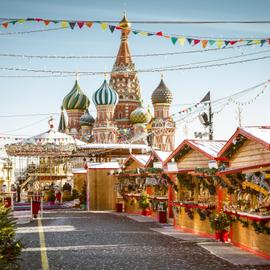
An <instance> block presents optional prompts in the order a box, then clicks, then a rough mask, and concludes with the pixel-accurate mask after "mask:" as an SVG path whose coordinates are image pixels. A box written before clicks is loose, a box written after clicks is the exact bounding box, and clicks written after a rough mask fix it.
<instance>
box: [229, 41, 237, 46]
mask: <svg viewBox="0 0 270 270" xmlns="http://www.w3.org/2000/svg"><path fill="white" fill-rule="evenodd" d="M236 42H237V41H236V40H231V41H230V42H229V43H230V45H234V44H235V43H236Z"/></svg>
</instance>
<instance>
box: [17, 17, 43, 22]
mask: <svg viewBox="0 0 270 270" xmlns="http://www.w3.org/2000/svg"><path fill="white" fill-rule="evenodd" d="M34 20H35V21H36V22H41V21H43V19H41V18H35V19H34ZM20 21H21V20H19V22H20Z"/></svg>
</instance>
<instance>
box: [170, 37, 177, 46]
mask: <svg viewBox="0 0 270 270" xmlns="http://www.w3.org/2000/svg"><path fill="white" fill-rule="evenodd" d="M177 40H178V38H177V37H171V41H172V43H173V45H175V43H176V42H177Z"/></svg>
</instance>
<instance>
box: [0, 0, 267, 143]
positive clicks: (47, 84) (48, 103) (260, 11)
mask: <svg viewBox="0 0 270 270" xmlns="http://www.w3.org/2000/svg"><path fill="white" fill-rule="evenodd" d="M0 4H1V5H0V6H1V8H0V17H11V18H12V17H13V18H15V17H17V18H26V17H41V18H48V19H74V20H75V19H77V20H121V18H122V16H123V11H124V10H126V11H127V16H128V18H129V19H130V20H270V15H269V10H270V2H269V1H267V0H266V1H260V0H257V1H247V0H238V1H207V0H205V1H194V0H191V1H152V0H151V1H138V0H137V1H123V0H117V1H105V0H103V1H70V0H65V1H64V0H57V1H56V0H55V1H49V0H43V1H41V0H24V1H20V0H17V1H14V0H9V1H3V0H0ZM133 27H134V29H141V30H147V31H163V32H167V33H175V34H185V35H198V36H210V37H220V38H222V37H243V38H244V37H254V38H256V37H270V30H269V29H270V28H269V25H243V24H240V25H235V24H229V25H227V24H226V25H133ZM41 28H45V27H44V26H43V25H42V24H33V23H32V24H31V23H28V24H21V25H19V24H17V25H15V26H10V27H9V28H8V29H3V28H1V29H0V33H5V32H10V31H28V30H36V29H41ZM119 38H120V33H119V31H115V33H113V34H111V33H110V31H109V30H107V31H102V30H101V29H100V26H98V25H94V26H93V28H92V29H86V28H83V29H82V30H79V29H75V30H73V31H72V30H70V29H64V30H60V31H52V32H43V33H33V34H25V35H10V36H7V35H0V44H1V45H0V53H14V54H16V53H17V54H20V53H21V54H37V55H116V54H117V51H118V47H119ZM129 45H130V49H131V52H132V54H144V53H146V54H147V53H159V52H161V53H164V52H179V51H184V50H191V49H195V50H196V49H198V48H196V47H195V48H191V47H189V46H184V47H180V45H178V44H177V45H175V46H174V45H172V43H171V42H170V41H168V40H165V39H163V38H158V37H142V36H138V35H136V36H135V35H130V39H129ZM262 50H270V46H264V47H262V48H261V47H255V48H253V47H249V48H244V49H231V50H224V51H219V52H206V53H201V54H189V55H178V56H173V57H171V56H167V57H165V56H163V57H151V58H150V57H149V58H147V59H145V58H134V59H133V60H134V62H135V64H136V67H137V68H138V69H141V68H150V67H156V66H164V65H177V64H184V63H190V62H195V61H206V60H212V59H215V58H222V57H229V56H237V55H240V54H241V53H252V52H259V51H262ZM266 55H267V54H266ZM268 55H269V53H268ZM0 60H1V62H0V67H24V68H34V69H35V68H37V69H38V68H39V69H44V68H46V69H60V70H61V69H62V70H73V71H74V70H76V71H78V72H79V71H82V70H98V71H103V70H104V69H105V67H106V69H107V70H110V69H111V68H112V65H113V60H112V59H106V60H104V59H101V60H100V59H95V60H49V59H47V60H44V59H43V60H37V59H31V60H29V59H11V58H3V57H1V58H0ZM269 63H270V60H269V59H266V60H261V61H256V62H250V63H245V64H237V65H231V66H224V67H216V68H211V69H200V70H189V71H175V72H167V73H164V77H165V82H166V84H167V86H168V87H169V88H170V89H171V91H172V93H173V95H174V102H173V103H174V104H173V107H172V112H175V111H178V110H181V109H182V108H184V106H183V105H178V104H183V103H193V102H197V101H199V100H200V99H201V98H202V97H203V96H204V95H205V93H206V92H207V91H208V90H211V94H212V98H213V99H218V98H221V97H223V96H226V95H229V94H232V93H234V92H237V91H239V90H242V89H245V88H248V87H250V86H253V85H256V84H258V83H260V82H262V81H266V80H268V79H270V76H269V71H268V70H269ZM15 74H19V73H15V72H7V71H0V75H15ZM74 80H75V78H42V79H36V78H29V79H25V78H12V79H10V78H0V85H1V95H2V96H1V99H2V103H1V107H0V116H4V115H10V114H26V113H45V114H46V113H51V112H59V111H60V106H61V103H62V99H63V97H64V96H65V95H66V94H67V93H68V92H69V91H70V89H71V88H72V86H73V84H74ZM102 80H103V77H102V76H91V77H81V78H80V85H81V88H82V89H83V90H84V91H85V93H86V94H87V95H88V96H89V97H90V98H91V96H92V94H93V92H94V91H95V90H96V89H97V88H98V87H99V86H100V85H101V83H102ZM139 80H140V82H141V91H142V96H143V100H144V104H145V105H147V104H150V98H151V93H152V92H153V90H154V89H155V87H156V86H157V85H158V83H159V80H160V74H159V73H144V74H139ZM256 93H257V92H256V91H255V92H253V95H251V96H249V97H252V96H254V95H255V94H256ZM244 100H245V99H244ZM269 100H270V87H269V88H268V90H267V91H266V92H265V94H264V95H262V96H260V97H259V98H258V99H257V100H256V102H255V103H253V104H251V105H249V106H245V107H243V121H242V122H243V124H244V125H269V124H270V119H269V111H268V107H269ZM90 110H91V111H94V110H95V107H94V104H93V103H91V106H90ZM235 111H236V107H235V105H229V106H227V107H226V108H225V109H224V110H223V111H222V112H221V113H220V114H218V115H216V116H215V125H214V131H215V138H217V139H227V138H228V137H229V136H230V135H231V134H232V132H233V131H234V130H235V128H236V127H237V121H236V119H235V115H236V113H235ZM93 114H95V112H93ZM45 118H46V116H36V117H28V118H16V117H12V118H3V117H0V127H1V128H0V133H8V134H16V135H31V134H36V133H39V132H42V131H44V130H46V129H47V126H48V125H47V120H46V119H45ZM55 118H56V122H58V116H56V117H55ZM34 122H38V123H36V124H33V123H34ZM32 124H33V125H32ZM27 125H29V127H27V128H22V127H24V126H27ZM195 130H200V131H203V127H202V126H201V125H200V123H199V121H198V120H195V121H194V122H193V123H191V124H189V125H188V136H189V137H192V136H193V132H194V131H195ZM182 138H183V124H182V123H180V124H179V125H178V132H177V142H179V141H180V140H181V139H182Z"/></svg>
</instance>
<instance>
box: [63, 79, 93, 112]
mask: <svg viewBox="0 0 270 270" xmlns="http://www.w3.org/2000/svg"><path fill="white" fill-rule="evenodd" d="M89 105H90V100H89V98H88V97H87V96H86V95H85V94H84V92H83V91H82V90H81V88H80V86H79V84H78V81H77V80H76V81H75V84H74V86H73V88H72V90H71V91H70V92H69V93H68V94H67V95H66V96H65V97H64V99H63V107H64V109H66V110H86V109H87V108H88V107H89Z"/></svg>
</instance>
